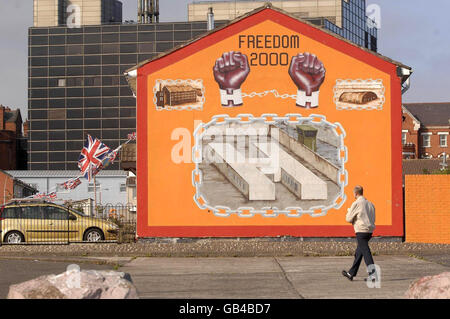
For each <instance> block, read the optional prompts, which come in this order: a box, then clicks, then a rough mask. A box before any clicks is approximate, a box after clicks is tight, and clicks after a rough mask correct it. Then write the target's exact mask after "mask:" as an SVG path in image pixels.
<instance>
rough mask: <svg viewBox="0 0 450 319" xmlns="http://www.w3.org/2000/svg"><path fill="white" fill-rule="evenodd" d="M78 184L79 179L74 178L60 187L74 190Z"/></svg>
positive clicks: (79, 182)
mask: <svg viewBox="0 0 450 319" xmlns="http://www.w3.org/2000/svg"><path fill="white" fill-rule="evenodd" d="M80 184H81V181H80V179H79V178H75V179H70V180H68V181H67V182H65V183H63V184H62V187H63V188H64V189H75V188H77V186H78V185H80Z"/></svg>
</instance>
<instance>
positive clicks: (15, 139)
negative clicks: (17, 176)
mask: <svg viewBox="0 0 450 319" xmlns="http://www.w3.org/2000/svg"><path fill="white" fill-rule="evenodd" d="M0 154H1V156H0V169H5V170H7V169H26V167H27V141H26V138H25V137H24V136H23V134H22V115H21V114H20V110H19V109H17V110H11V109H10V108H9V107H6V106H3V105H0Z"/></svg>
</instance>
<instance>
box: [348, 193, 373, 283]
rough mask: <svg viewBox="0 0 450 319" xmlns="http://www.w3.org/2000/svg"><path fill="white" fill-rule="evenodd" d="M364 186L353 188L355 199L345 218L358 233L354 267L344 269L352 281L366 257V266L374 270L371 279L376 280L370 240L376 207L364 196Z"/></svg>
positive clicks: (370, 275) (370, 274)
mask: <svg viewBox="0 0 450 319" xmlns="http://www.w3.org/2000/svg"><path fill="white" fill-rule="evenodd" d="M363 192H364V191H363V188H362V186H359V185H358V186H355V188H354V189H353V195H354V196H355V199H356V200H355V201H354V202H353V204H352V206H351V207H350V208H349V209H348V210H347V215H346V217H345V220H346V221H347V222H348V223H351V224H353V228H354V229H355V233H356V240H357V242H358V247H357V248H356V251H355V260H354V261H353V265H352V268H350V270H349V271H346V270H343V271H342V275H344V277H347V278H348V279H349V280H350V281H351V280H353V277H355V276H356V274H357V273H358V269H359V265H360V264H361V260H362V258H363V257H364V262H365V263H366V266H367V267H368V268H369V269H370V268H372V269H373V271H372V272H371V273H369V278H370V280H372V281H374V280H375V275H376V274H375V267H374V265H373V264H374V262H373V258H372V253H371V252H370V248H369V240H370V238H372V233H373V230H374V229H375V207H374V206H373V204H372V203H371V202H369V201H368V200H367V199H366V198H365V197H364V196H363ZM370 265H372V266H371V267H370ZM366 280H367V279H366Z"/></svg>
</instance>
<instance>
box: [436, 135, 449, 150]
mask: <svg viewBox="0 0 450 319" xmlns="http://www.w3.org/2000/svg"><path fill="white" fill-rule="evenodd" d="M438 135H439V146H440V147H447V135H448V133H438Z"/></svg>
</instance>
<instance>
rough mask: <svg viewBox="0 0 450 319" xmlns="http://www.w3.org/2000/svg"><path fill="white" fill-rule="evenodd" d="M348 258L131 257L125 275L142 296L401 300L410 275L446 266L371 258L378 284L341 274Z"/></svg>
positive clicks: (414, 276) (411, 278) (398, 258)
mask: <svg viewBox="0 0 450 319" xmlns="http://www.w3.org/2000/svg"><path fill="white" fill-rule="evenodd" d="M352 261H353V258H352V257H254V258H136V259H134V260H132V261H130V262H129V263H126V264H125V265H124V266H123V267H120V268H119V270H121V271H125V272H128V273H130V274H131V276H132V278H133V281H134V283H135V285H136V287H137V289H138V292H139V294H140V296H141V297H142V298H239V299H240V298H255V299H259V298H277V299H278V298H330V299H331V298H390V299H391V298H402V297H403V295H404V293H405V291H406V290H407V289H408V287H409V285H410V284H411V282H412V281H414V280H415V279H418V278H420V277H423V276H427V275H435V274H438V273H441V272H444V271H450V267H447V266H443V265H439V264H436V263H433V262H428V261H424V260H420V259H416V258H412V257H405V256H377V257H375V262H376V264H378V265H379V266H380V267H381V283H380V284H381V288H368V287H367V285H366V283H365V282H364V280H363V279H364V275H365V266H364V262H363V263H362V266H361V268H360V276H359V277H356V278H355V279H354V281H353V282H350V281H349V280H347V279H346V278H344V277H343V276H342V275H341V271H342V270H343V269H348V268H350V266H351V263H352Z"/></svg>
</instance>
